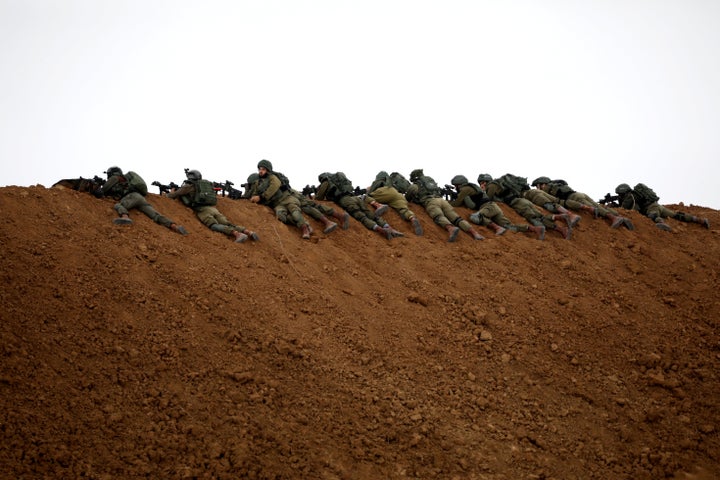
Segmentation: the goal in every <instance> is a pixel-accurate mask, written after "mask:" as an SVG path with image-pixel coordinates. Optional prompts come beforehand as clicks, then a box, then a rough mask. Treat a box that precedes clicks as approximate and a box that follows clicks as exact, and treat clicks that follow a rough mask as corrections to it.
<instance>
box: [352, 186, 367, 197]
mask: <svg viewBox="0 0 720 480" xmlns="http://www.w3.org/2000/svg"><path fill="white" fill-rule="evenodd" d="M366 193H367V188H360V187H355V192H354V193H353V195H355V196H356V197H359V196H360V195H365V194H366Z"/></svg>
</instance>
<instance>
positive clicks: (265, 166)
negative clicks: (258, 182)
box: [257, 159, 272, 172]
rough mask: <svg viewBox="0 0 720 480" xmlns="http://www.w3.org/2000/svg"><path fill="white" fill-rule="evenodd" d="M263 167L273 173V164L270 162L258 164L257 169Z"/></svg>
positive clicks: (261, 161)
mask: <svg viewBox="0 0 720 480" xmlns="http://www.w3.org/2000/svg"><path fill="white" fill-rule="evenodd" d="M260 167H263V168H264V169H265V170H267V171H268V172H272V163H270V160H265V159H263V160H260V161H259V162H258V164H257V168H260Z"/></svg>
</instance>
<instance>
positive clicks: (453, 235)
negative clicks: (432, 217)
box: [445, 224, 460, 242]
mask: <svg viewBox="0 0 720 480" xmlns="http://www.w3.org/2000/svg"><path fill="white" fill-rule="evenodd" d="M445 230H447V231H448V234H449V235H448V242H454V241H455V239H457V236H458V233H460V229H459V228H458V227H456V226H454V225H450V224H448V225H445Z"/></svg>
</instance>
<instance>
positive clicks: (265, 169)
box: [250, 160, 312, 239]
mask: <svg viewBox="0 0 720 480" xmlns="http://www.w3.org/2000/svg"><path fill="white" fill-rule="evenodd" d="M257 168H258V175H259V177H260V178H259V180H258V182H257V185H256V186H255V187H254V190H253V194H252V196H251V197H250V201H251V202H253V203H259V204H261V205H267V206H268V207H270V208H272V209H273V210H274V211H275V217H276V218H277V219H278V220H280V221H281V222H283V223H288V221H291V222H292V223H293V224H294V225H296V226H297V227H298V228H300V230H301V231H302V238H304V239H309V238H310V234H311V233H312V227H310V224H308V223H307V221H306V220H305V217H303V215H302V208H301V207H300V201H299V200H298V199H297V198H296V197H294V196H293V195H291V194H290V192H289V191H288V189H289V188H290V186H289V185H288V184H287V183H286V182H283V181H282V180H281V179H280V177H279V176H278V175H276V174H275V172H273V166H272V163H270V161H269V160H260V161H259V162H258V165H257Z"/></svg>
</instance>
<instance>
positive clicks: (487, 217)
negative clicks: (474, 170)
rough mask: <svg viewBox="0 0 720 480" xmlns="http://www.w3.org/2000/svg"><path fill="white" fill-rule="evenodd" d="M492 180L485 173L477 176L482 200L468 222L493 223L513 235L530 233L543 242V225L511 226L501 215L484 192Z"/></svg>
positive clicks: (500, 211) (496, 206) (521, 224)
mask: <svg viewBox="0 0 720 480" xmlns="http://www.w3.org/2000/svg"><path fill="white" fill-rule="evenodd" d="M492 179H493V178H492V177H491V176H490V175H488V174H487V173H481V174H480V175H478V186H479V187H480V189H481V190H482V192H483V196H482V199H483V200H481V201H480V209H479V210H478V211H477V212H475V213H473V214H472V215H470V221H471V222H473V223H476V224H478V225H489V224H490V223H495V224H497V225H499V226H501V227H502V228H506V229H508V230H510V231H513V232H515V233H517V232H532V233H534V234H536V235H537V238H538V240H545V226H544V225H528V224H527V223H520V224H513V223H512V222H510V219H509V218H507V217H506V216H505V215H504V214H503V211H502V210H501V209H500V206H499V205H498V204H497V203H495V202H494V201H492V200H491V199H490V197H489V196H488V194H487V192H486V190H487V186H488V183H489V182H492ZM484 199H487V200H484ZM492 228H494V227H492Z"/></svg>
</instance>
